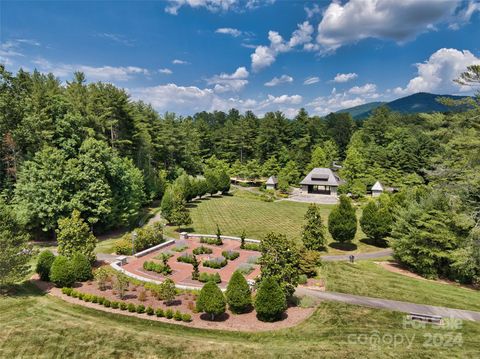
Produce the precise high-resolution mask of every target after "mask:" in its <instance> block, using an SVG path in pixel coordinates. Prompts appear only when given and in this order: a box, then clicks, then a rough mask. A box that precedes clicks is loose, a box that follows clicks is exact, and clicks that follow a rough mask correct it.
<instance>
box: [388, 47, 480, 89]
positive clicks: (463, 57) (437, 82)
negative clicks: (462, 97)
mask: <svg viewBox="0 0 480 359" xmlns="http://www.w3.org/2000/svg"><path fill="white" fill-rule="evenodd" d="M474 64H480V58H478V57H476V56H475V55H473V54H472V53H471V52H470V51H468V50H463V51H459V50H456V49H446V48H442V49H440V50H438V51H436V52H434V53H433V54H432V55H431V56H430V58H429V59H428V60H426V61H425V62H423V63H419V64H416V67H417V76H416V77H414V78H412V79H411V80H410V81H409V82H408V84H407V85H406V86H405V87H403V88H402V87H397V88H395V89H394V90H393V92H394V93H395V94H396V95H408V94H412V93H416V92H437V93H457V92H468V91H472V88H471V87H470V86H462V85H459V84H457V83H455V82H453V80H454V79H456V78H458V76H459V75H460V74H461V73H462V72H463V71H465V70H466V68H467V66H469V65H474Z"/></svg>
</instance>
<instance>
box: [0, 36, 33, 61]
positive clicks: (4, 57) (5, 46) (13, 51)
mask: <svg viewBox="0 0 480 359" xmlns="http://www.w3.org/2000/svg"><path fill="white" fill-rule="evenodd" d="M24 45H29V46H36V47H38V46H41V44H40V43H39V42H38V41H36V40H32V39H13V40H8V41H5V42H2V43H0V63H3V64H5V65H13V62H14V58H16V57H24V56H25V55H24V54H23V49H24V47H25V46H24Z"/></svg>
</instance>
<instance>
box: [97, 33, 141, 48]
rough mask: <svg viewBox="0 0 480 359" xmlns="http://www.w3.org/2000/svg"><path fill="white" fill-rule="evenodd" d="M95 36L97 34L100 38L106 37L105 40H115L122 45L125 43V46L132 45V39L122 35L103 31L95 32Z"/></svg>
mask: <svg viewBox="0 0 480 359" xmlns="http://www.w3.org/2000/svg"><path fill="white" fill-rule="evenodd" d="M97 36H98V37H102V38H104V39H107V40H111V41H113V42H117V43H119V44H122V45H125V46H133V41H132V40H129V39H127V38H126V37H125V36H123V35H119V34H112V33H108V32H103V33H99V34H97Z"/></svg>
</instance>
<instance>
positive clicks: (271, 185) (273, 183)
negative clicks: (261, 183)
mask: <svg viewBox="0 0 480 359" xmlns="http://www.w3.org/2000/svg"><path fill="white" fill-rule="evenodd" d="M277 186H278V179H277V177H275V176H270V177H269V178H268V179H267V182H265V187H266V189H277Z"/></svg>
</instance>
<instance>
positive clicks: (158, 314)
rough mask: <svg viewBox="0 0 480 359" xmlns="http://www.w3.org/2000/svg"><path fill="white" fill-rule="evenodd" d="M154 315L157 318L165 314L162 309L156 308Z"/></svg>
mask: <svg viewBox="0 0 480 359" xmlns="http://www.w3.org/2000/svg"><path fill="white" fill-rule="evenodd" d="M155 314H156V315H157V317H159V318H160V317H164V316H165V313H164V311H163V309H162V308H157V310H156V311H155Z"/></svg>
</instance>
